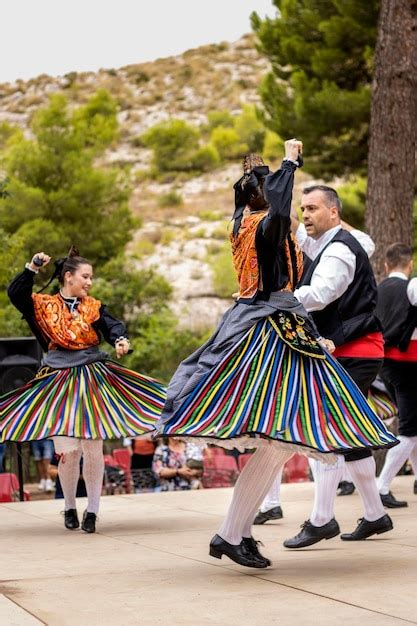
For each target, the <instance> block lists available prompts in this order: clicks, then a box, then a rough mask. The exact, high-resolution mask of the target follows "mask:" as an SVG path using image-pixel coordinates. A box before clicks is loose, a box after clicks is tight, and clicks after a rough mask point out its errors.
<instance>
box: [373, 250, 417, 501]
mask: <svg viewBox="0 0 417 626" xmlns="http://www.w3.org/2000/svg"><path fill="white" fill-rule="evenodd" d="M385 258H386V262H385V271H386V273H387V274H388V276H387V278H385V280H383V281H382V283H381V284H380V285H379V286H378V306H377V309H376V312H377V315H378V317H379V319H380V320H381V323H382V327H383V330H384V339H385V361H384V366H383V368H382V372H381V376H382V379H383V380H384V382H385V384H386V386H387V387H388V388H389V389H391V390H393V394H394V396H395V398H394V399H395V402H396V404H397V407H398V419H399V436H398V439H399V440H400V444H399V445H398V446H395V448H392V450H389V451H388V453H387V456H386V459H385V464H384V467H383V469H382V472H381V475H380V476H379V479H378V488H379V492H380V494H381V498H382V502H383V503H384V506H386V507H389V508H398V507H404V506H408V505H407V502H404V501H399V500H396V498H395V497H394V496H393V494H392V493H391V492H390V490H389V488H390V484H391V481H392V479H393V478H394V476H395V475H396V474H397V472H398V471H399V470H400V469H401V467H402V465H403V464H404V463H405V461H406V460H407V459H409V458H411V459H415V458H416V457H417V278H412V279H411V280H410V276H411V273H412V271H413V251H412V249H411V248H410V246H407V245H405V244H403V243H394V244H393V245H392V246H390V247H389V248H388V249H387V252H386V257H385ZM413 469H414V472H416V471H417V468H416V467H414V468H413ZM416 487H417V483H416V482H415V483H414V491H415V492H417V488H416Z"/></svg>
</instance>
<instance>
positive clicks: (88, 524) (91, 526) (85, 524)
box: [81, 511, 97, 533]
mask: <svg viewBox="0 0 417 626" xmlns="http://www.w3.org/2000/svg"><path fill="white" fill-rule="evenodd" d="M96 519H97V515H96V514H95V513H88V512H87V511H84V515H83V521H82V522H81V528H82V529H83V530H84V531H85V532H86V533H95V532H96Z"/></svg>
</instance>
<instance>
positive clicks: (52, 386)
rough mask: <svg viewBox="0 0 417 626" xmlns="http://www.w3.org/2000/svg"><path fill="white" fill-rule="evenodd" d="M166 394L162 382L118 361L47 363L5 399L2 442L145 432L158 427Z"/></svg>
mask: <svg viewBox="0 0 417 626" xmlns="http://www.w3.org/2000/svg"><path fill="white" fill-rule="evenodd" d="M165 395H166V392H165V387H164V386H163V385H162V384H161V383H159V382H158V381H156V380H153V379H152V378H148V377H147V376H143V375H141V374H138V373H136V372H134V371H132V370H129V369H127V368H125V367H123V366H121V365H119V364H117V363H114V362H113V361H104V362H103V361H96V362H94V363H89V364H87V365H79V366H74V367H68V368H65V369H55V370H51V369H50V368H43V369H42V370H40V372H39V374H38V375H37V377H36V378H35V379H33V380H31V381H30V382H28V383H27V384H26V385H24V386H23V387H20V388H19V389H16V390H14V391H11V392H9V393H7V394H6V395H4V396H3V397H2V398H1V404H0V407H1V422H0V427H1V431H0V432H1V441H32V440H36V439H45V438H46V437H52V436H59V435H64V436H67V437H79V438H82V439H115V438H120V437H125V436H126V437H127V436H133V437H135V436H140V435H143V434H146V433H149V432H151V431H153V430H154V428H155V422H156V420H157V418H158V417H159V416H160V413H161V410H162V407H163V404H164V401H165Z"/></svg>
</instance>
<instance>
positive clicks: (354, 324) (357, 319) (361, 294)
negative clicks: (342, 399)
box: [301, 229, 381, 346]
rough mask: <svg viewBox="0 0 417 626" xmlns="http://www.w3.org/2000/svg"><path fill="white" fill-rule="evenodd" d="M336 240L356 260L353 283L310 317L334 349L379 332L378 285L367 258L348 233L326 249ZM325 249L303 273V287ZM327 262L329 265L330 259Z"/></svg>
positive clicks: (339, 232)
mask: <svg viewBox="0 0 417 626" xmlns="http://www.w3.org/2000/svg"><path fill="white" fill-rule="evenodd" d="M336 241H338V242H341V243H343V244H345V245H346V246H347V247H348V248H349V249H350V250H351V251H352V252H353V254H354V255H355V257H356V269H355V275H354V278H353V281H352V282H351V284H350V285H349V287H348V288H347V290H346V291H345V293H343V294H342V295H341V296H340V298H338V299H337V300H335V301H334V302H331V303H330V304H328V305H327V306H326V307H325V308H324V309H322V310H321V311H312V312H311V315H312V317H313V319H314V321H315V323H316V325H317V328H318V330H319V332H320V333H321V335H322V336H323V337H326V338H327V339H332V340H333V341H334V343H335V345H336V346H341V345H342V344H344V343H346V342H348V341H352V340H353V339H358V338H359V337H363V336H364V335H367V334H368V333H374V332H377V331H379V330H381V325H380V323H379V321H378V319H377V318H376V316H375V306H376V302H377V286H376V281H375V276H374V273H373V270H372V267H371V264H370V262H369V259H368V255H367V254H366V252H365V250H364V249H363V248H362V246H361V244H360V243H359V241H358V240H357V239H355V237H353V235H351V234H350V233H349V232H348V231H347V230H344V229H340V230H339V231H338V232H337V233H336V234H335V236H334V237H333V239H331V241H330V242H329V243H328V244H327V246H329V245H330V244H332V243H335V242H336ZM327 246H325V247H324V248H323V250H322V251H321V252H320V254H319V255H318V256H317V257H316V258H315V259H314V261H313V263H312V264H311V265H310V267H309V268H308V269H307V271H306V272H305V274H304V276H303V278H302V281H301V284H302V285H309V284H310V282H311V277H312V276H313V274H314V270H315V269H316V267H317V265H318V264H319V262H320V259H321V256H322V254H323V252H324V250H325V249H326V248H327ZM329 262H330V263H331V261H330V260H329Z"/></svg>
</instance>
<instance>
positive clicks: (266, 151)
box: [262, 130, 284, 161]
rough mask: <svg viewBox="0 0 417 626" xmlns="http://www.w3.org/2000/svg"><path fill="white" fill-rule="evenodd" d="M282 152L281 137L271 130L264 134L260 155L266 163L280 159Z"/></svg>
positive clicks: (282, 143)
mask: <svg viewBox="0 0 417 626" xmlns="http://www.w3.org/2000/svg"><path fill="white" fill-rule="evenodd" d="M283 151H284V142H283V141H282V139H281V137H280V136H279V135H277V134H276V133H274V132H273V131H272V130H267V131H266V133H265V139H264V145H263V149H262V155H263V157H264V159H265V160H266V161H274V160H276V159H279V158H281V156H282V154H283Z"/></svg>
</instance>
